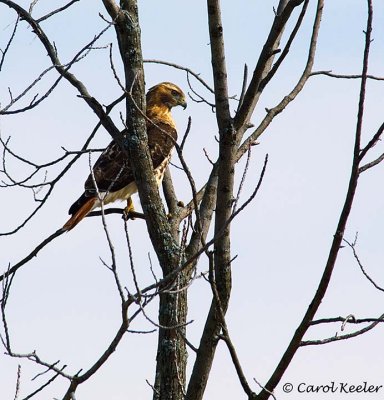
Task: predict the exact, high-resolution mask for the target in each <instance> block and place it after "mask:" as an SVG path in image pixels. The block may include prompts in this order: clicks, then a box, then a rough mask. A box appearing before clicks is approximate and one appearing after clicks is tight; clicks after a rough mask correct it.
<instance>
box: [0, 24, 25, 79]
mask: <svg viewBox="0 0 384 400" xmlns="http://www.w3.org/2000/svg"><path fill="white" fill-rule="evenodd" d="M19 21H20V17H19V16H17V19H16V22H15V25H14V27H13V31H12V33H11V36H10V38H9V40H8V43H7V44H6V46H5V49H4V50H0V51H1V58H0V71H1V69H2V67H3V64H4V60H5V56H6V54H7V52H8V50H9V48H10V46H11V44H12V42H13V39H14V38H15V35H16V30H17V26H18V24H19Z"/></svg>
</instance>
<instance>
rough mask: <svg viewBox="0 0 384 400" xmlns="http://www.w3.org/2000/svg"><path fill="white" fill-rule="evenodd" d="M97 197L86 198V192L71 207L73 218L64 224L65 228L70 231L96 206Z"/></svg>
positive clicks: (70, 211)
mask: <svg viewBox="0 0 384 400" xmlns="http://www.w3.org/2000/svg"><path fill="white" fill-rule="evenodd" d="M96 200H97V197H88V198H86V197H85V196H84V194H83V195H82V196H81V197H80V198H79V200H77V201H76V202H75V203H74V204H73V205H72V207H71V208H70V209H69V213H70V214H72V216H71V218H69V220H68V221H67V222H66V223H65V224H64V226H63V229H65V230H66V231H70V230H71V229H73V228H74V227H75V226H76V225H77V224H78V223H79V222H80V221H81V220H82V219H83V218H84V217H86V216H87V215H88V214H89V213H90V212H91V211H92V210H93V208H94V207H95V203H96Z"/></svg>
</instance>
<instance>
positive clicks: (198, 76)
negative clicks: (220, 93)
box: [143, 59, 215, 93]
mask: <svg viewBox="0 0 384 400" xmlns="http://www.w3.org/2000/svg"><path fill="white" fill-rule="evenodd" d="M143 62H144V63H148V64H149V63H151V64H162V65H167V66H169V67H173V68H176V69H181V70H183V71H186V72H187V73H188V74H190V75H192V76H193V77H194V78H195V79H197V80H198V81H199V82H200V83H201V84H202V85H203V86H204V87H205V88H206V89H208V90H209V91H210V92H211V93H215V91H214V90H213V89H212V88H211V87H210V86H209V85H208V84H207V83H206V82H205V81H204V80H203V79H201V78H200V74H197V73H196V72H193V71H192V70H191V69H189V68H187V67H183V66H181V65H178V64H175V63H171V62H168V61H162V60H153V59H147V60H143Z"/></svg>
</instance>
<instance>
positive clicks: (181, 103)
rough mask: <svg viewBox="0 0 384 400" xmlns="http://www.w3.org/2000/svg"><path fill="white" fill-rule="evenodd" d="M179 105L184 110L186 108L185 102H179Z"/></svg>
mask: <svg viewBox="0 0 384 400" xmlns="http://www.w3.org/2000/svg"><path fill="white" fill-rule="evenodd" d="M179 104H180V105H181V107H183V109H184V110H185V109H186V108H187V102H186V101H185V100H182V101H180V103H179Z"/></svg>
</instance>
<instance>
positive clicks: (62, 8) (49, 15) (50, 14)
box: [36, 0, 80, 24]
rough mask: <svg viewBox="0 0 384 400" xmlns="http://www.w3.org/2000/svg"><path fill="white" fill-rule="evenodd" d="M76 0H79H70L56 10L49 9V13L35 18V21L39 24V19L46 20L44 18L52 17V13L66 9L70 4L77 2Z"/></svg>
mask: <svg viewBox="0 0 384 400" xmlns="http://www.w3.org/2000/svg"><path fill="white" fill-rule="evenodd" d="M78 1H80V0H72V1H70V2H69V3H68V4H66V5H65V6H63V7H60V8H58V9H57V10H54V11H51V12H50V13H48V14H46V15H44V16H43V17H40V18H39V19H37V20H36V22H37V23H38V24H39V23H40V22H41V21H44V20H46V19H48V18H50V17H52V15H55V14H57V13H59V12H61V11H64V10H66V9H67V8H69V7H70V6H71V5H72V4H74V3H77V2H78Z"/></svg>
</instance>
